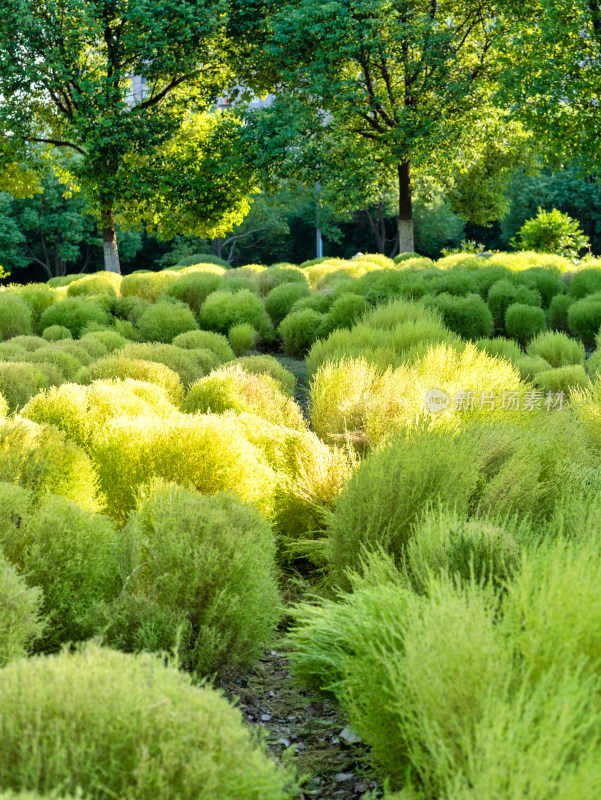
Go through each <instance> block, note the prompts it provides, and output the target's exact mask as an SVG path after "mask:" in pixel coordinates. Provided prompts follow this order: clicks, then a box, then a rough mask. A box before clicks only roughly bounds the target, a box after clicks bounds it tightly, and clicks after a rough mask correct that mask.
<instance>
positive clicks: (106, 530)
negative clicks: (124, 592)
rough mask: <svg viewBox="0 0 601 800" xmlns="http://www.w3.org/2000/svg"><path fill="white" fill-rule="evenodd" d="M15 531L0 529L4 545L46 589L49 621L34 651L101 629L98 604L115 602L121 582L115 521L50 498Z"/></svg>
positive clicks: (44, 596)
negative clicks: (96, 617)
mask: <svg viewBox="0 0 601 800" xmlns="http://www.w3.org/2000/svg"><path fill="white" fill-rule="evenodd" d="M16 534H17V535H16V536H15V532H11V531H10V530H9V531H8V532H7V531H5V530H3V531H0V549H1V550H4V552H5V553H6V554H7V556H8V557H9V558H10V560H11V562H12V563H13V564H14V565H15V566H17V567H18V569H19V571H20V572H21V573H22V574H23V575H24V576H26V577H27V582H28V583H29V584H30V585H31V586H37V587H39V588H40V589H41V590H42V604H41V609H42V613H43V614H44V617H45V620H46V623H45V626H44V631H43V633H42V635H41V637H40V638H39V640H38V641H37V642H36V645H35V648H36V650H38V651H52V650H56V649H58V648H59V647H60V646H61V645H62V644H64V643H66V642H75V641H79V640H81V639H86V638H88V637H89V636H91V635H93V634H94V633H97V632H98V631H97V630H96V629H95V626H94V615H93V613H92V612H93V610H94V608H95V607H96V605H97V604H98V603H101V602H103V601H105V602H108V601H110V600H113V599H114V598H115V597H116V596H117V594H118V592H119V589H120V586H121V584H120V576H119V567H118V559H117V533H116V531H115V529H114V526H113V524H112V523H111V522H110V521H109V520H108V519H107V518H106V517H103V516H101V515H100V514H91V513H89V512H87V511H84V510H82V509H81V508H80V507H79V506H78V505H76V504H75V503H72V502H69V501H67V500H65V499H64V498H62V497H56V496H55V497H52V496H51V497H49V498H48V499H46V500H45V501H44V502H43V503H42V505H41V506H40V507H39V508H37V509H36V510H35V511H34V512H33V513H32V514H31V515H30V516H29V517H28V518H27V519H26V523H25V525H22V526H21V527H20V528H19V529H18V531H16Z"/></svg>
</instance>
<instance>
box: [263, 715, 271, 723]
mask: <svg viewBox="0 0 601 800" xmlns="http://www.w3.org/2000/svg"><path fill="white" fill-rule="evenodd" d="M270 719H271V714H261V721H262V722H269V720H270Z"/></svg>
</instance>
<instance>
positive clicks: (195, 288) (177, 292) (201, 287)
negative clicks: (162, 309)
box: [165, 272, 222, 314]
mask: <svg viewBox="0 0 601 800" xmlns="http://www.w3.org/2000/svg"><path fill="white" fill-rule="evenodd" d="M221 283H222V280H221V276H220V275H215V274H212V273H210V272H192V273H190V274H189V275H182V276H181V277H179V278H178V279H177V280H176V281H175V282H174V283H172V284H171V285H170V286H169V287H168V288H167V289H166V291H165V294H167V295H169V296H170V297H174V298H175V299H176V300H181V301H182V302H184V303H186V304H187V305H188V306H190V308H191V309H192V311H193V312H194V313H195V314H198V313H199V311H200V307H201V305H202V304H203V303H204V301H205V300H206V299H207V297H208V296H209V295H210V294H211V292H216V291H217V289H219V287H220V286H221Z"/></svg>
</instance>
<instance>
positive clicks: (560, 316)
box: [547, 294, 574, 331]
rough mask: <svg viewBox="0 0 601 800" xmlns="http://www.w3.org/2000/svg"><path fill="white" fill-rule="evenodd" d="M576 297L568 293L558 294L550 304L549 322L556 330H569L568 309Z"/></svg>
mask: <svg viewBox="0 0 601 800" xmlns="http://www.w3.org/2000/svg"><path fill="white" fill-rule="evenodd" d="M573 302H574V299H573V298H572V297H570V295H567V294H557V295H555V297H554V298H553V300H551V304H550V305H549V313H548V320H547V321H548V323H549V327H550V328H551V329H552V330H555V331H567V330H568V311H569V309H570V306H571V305H572V303H573Z"/></svg>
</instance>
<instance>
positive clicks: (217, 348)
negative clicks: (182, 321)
mask: <svg viewBox="0 0 601 800" xmlns="http://www.w3.org/2000/svg"><path fill="white" fill-rule="evenodd" d="M173 344H174V345H175V346H176V347H183V348H184V349H186V350H212V351H213V353H215V355H216V356H217V358H218V359H219V363H220V364H223V363H224V362H225V361H231V360H232V359H234V358H236V354H235V353H234V351H233V350H232V348H231V347H230V345H229V342H228V340H227V339H226V337H225V336H223V335H222V334H221V333H215V332H214V331H189V332H188V333H180V335H179V336H176V337H175V339H174V340H173Z"/></svg>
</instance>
